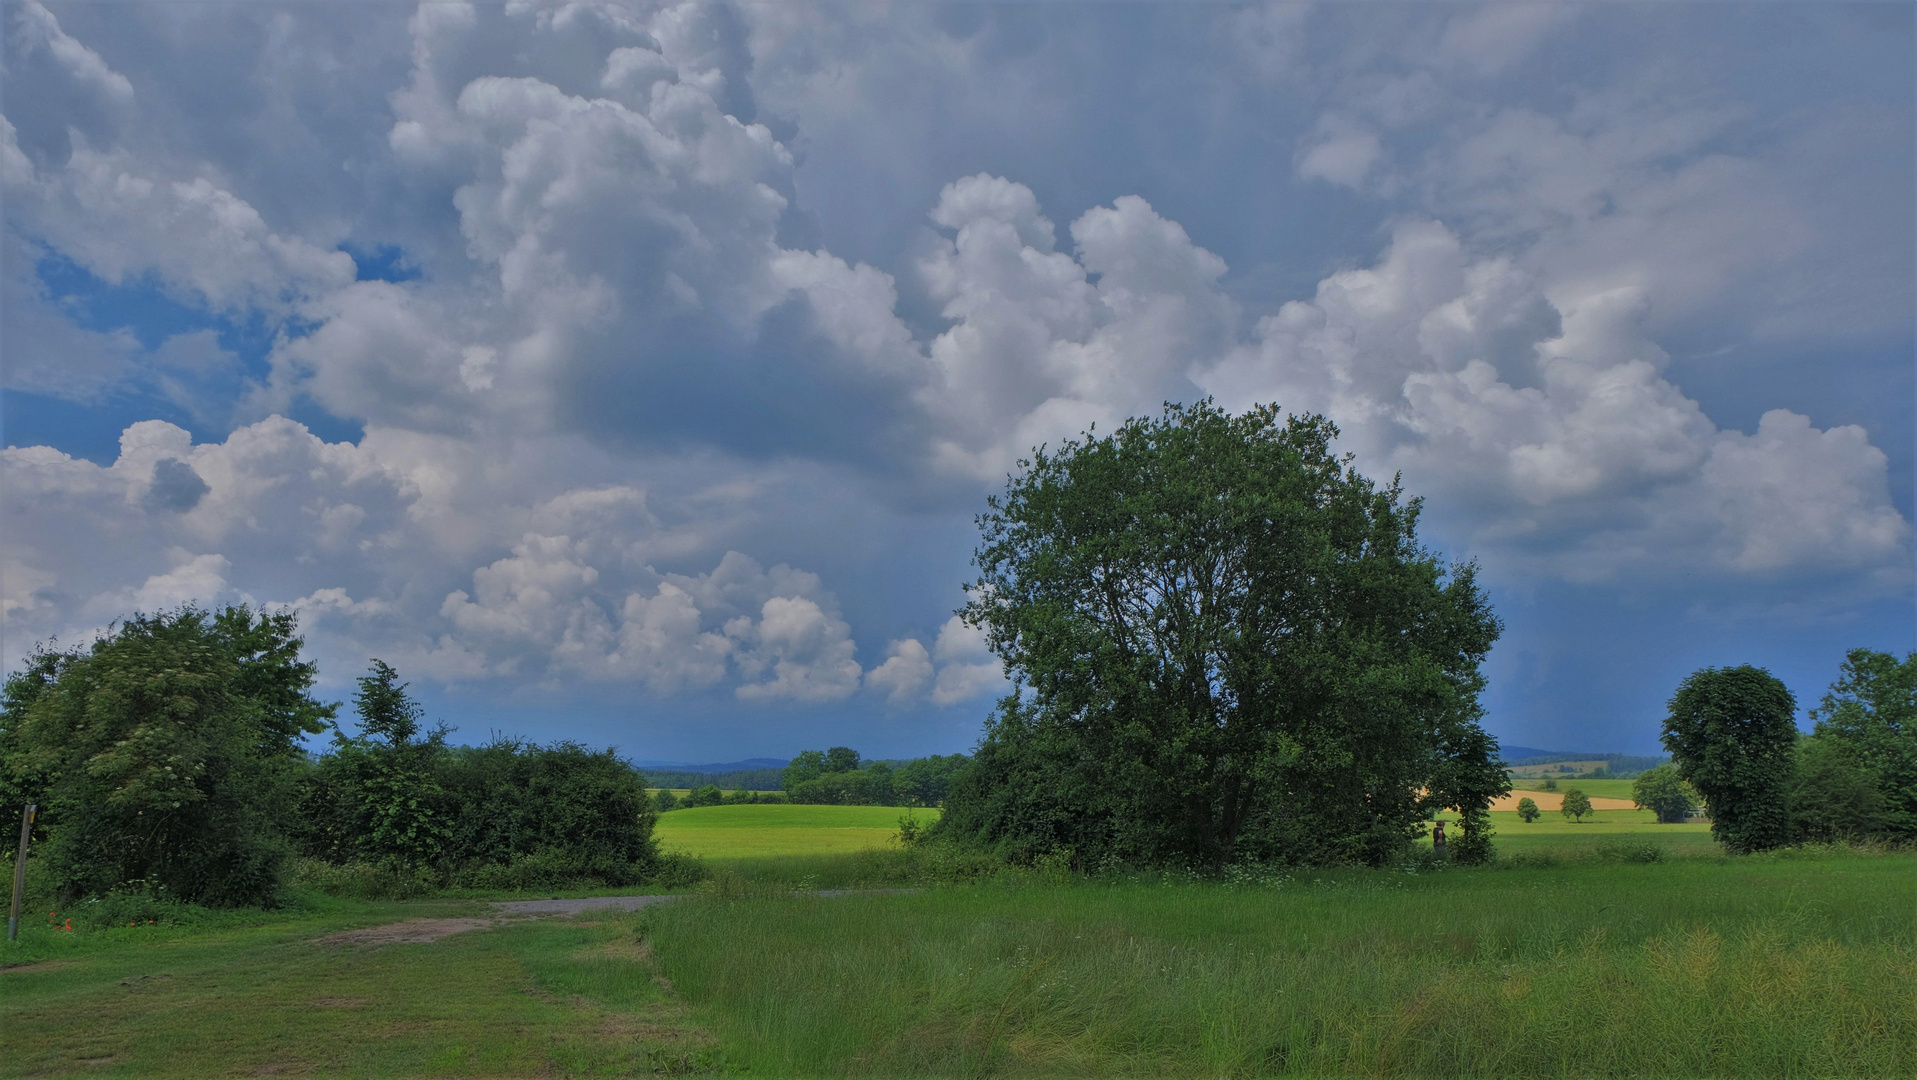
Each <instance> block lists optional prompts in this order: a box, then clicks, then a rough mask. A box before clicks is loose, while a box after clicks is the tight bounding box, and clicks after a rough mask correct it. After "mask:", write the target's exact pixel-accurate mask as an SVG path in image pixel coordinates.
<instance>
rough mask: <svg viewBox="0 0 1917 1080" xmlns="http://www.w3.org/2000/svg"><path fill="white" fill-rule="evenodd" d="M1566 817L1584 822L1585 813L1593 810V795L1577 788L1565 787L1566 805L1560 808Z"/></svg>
mask: <svg viewBox="0 0 1917 1080" xmlns="http://www.w3.org/2000/svg"><path fill="white" fill-rule="evenodd" d="M1559 812H1560V813H1562V814H1563V815H1564V816H1565V817H1568V818H1570V819H1571V820H1572V821H1575V822H1582V821H1583V820H1584V815H1586V814H1588V813H1590V812H1591V797H1590V796H1589V795H1586V794H1585V793H1584V792H1582V791H1579V790H1578V789H1577V788H1566V789H1564V805H1563V806H1562V807H1561V808H1560V809H1559Z"/></svg>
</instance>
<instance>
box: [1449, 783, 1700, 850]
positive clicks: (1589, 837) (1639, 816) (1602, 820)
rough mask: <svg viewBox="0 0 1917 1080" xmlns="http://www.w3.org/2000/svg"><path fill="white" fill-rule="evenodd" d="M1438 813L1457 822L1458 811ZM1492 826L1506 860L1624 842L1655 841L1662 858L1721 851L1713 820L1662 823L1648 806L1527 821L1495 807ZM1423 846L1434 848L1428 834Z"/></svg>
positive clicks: (1551, 813) (1548, 815)
mask: <svg viewBox="0 0 1917 1080" xmlns="http://www.w3.org/2000/svg"><path fill="white" fill-rule="evenodd" d="M1587 794H1588V792H1587ZM1438 816H1439V817H1440V818H1442V819H1444V820H1447V821H1456V820H1457V815H1456V814H1440V815H1438ZM1491 824H1492V827H1493V828H1495V829H1496V830H1497V839H1496V843H1497V846H1498V853H1499V855H1501V856H1503V857H1505V858H1506V859H1512V858H1520V857H1522V858H1541V859H1554V858H1556V859H1576V858H1582V857H1584V856H1587V855H1590V854H1593V853H1594V852H1596V851H1597V849H1599V848H1601V847H1602V848H1607V849H1608V848H1615V847H1617V846H1619V845H1631V846H1632V847H1633V848H1634V849H1635V850H1641V849H1642V846H1643V845H1651V846H1654V847H1655V848H1656V849H1657V850H1658V851H1659V852H1660V857H1684V856H1697V855H1716V854H1718V851H1719V848H1718V846H1717V842H1716V841H1714V840H1712V839H1711V826H1710V824H1709V823H1708V822H1703V821H1687V822H1685V823H1683V824H1681V825H1660V824H1659V823H1658V820H1657V815H1656V814H1653V813H1652V812H1651V811H1649V810H1597V811H1593V812H1592V813H1589V814H1586V815H1584V820H1582V821H1572V820H1571V819H1570V818H1567V817H1565V816H1564V815H1563V814H1560V813H1558V812H1557V811H1555V810H1551V811H1546V812H1545V813H1544V814H1543V815H1542V816H1541V817H1539V818H1538V819H1537V820H1536V821H1533V822H1530V823H1528V824H1527V823H1526V822H1525V821H1524V820H1523V819H1522V818H1520V817H1518V815H1517V814H1516V812H1514V811H1494V812H1493V813H1492V814H1491ZM1453 828H1455V826H1453ZM1453 835H1456V834H1455V833H1453ZM1423 846H1424V847H1427V848H1428V847H1430V846H1431V841H1430V839H1429V838H1427V839H1426V840H1425V841H1424V843H1423Z"/></svg>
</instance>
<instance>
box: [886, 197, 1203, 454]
mask: <svg viewBox="0 0 1917 1080" xmlns="http://www.w3.org/2000/svg"><path fill="white" fill-rule="evenodd" d="M932 220H933V221H934V222H935V223H936V224H937V225H939V226H940V227H942V228H943V229H946V230H950V231H951V232H952V233H953V234H954V235H952V236H950V237H945V236H940V237H939V238H937V239H936V240H935V241H934V242H933V243H932V244H931V245H930V246H929V248H928V250H927V251H926V252H925V253H924V254H923V255H921V257H920V259H919V261H918V270H919V273H920V274H921V275H922V277H923V278H924V281H925V285H926V289H927V291H928V292H929V293H930V294H931V296H932V297H933V299H935V300H936V301H938V302H939V303H941V304H942V305H943V308H942V313H943V314H944V316H945V317H946V318H947V319H950V320H952V326H951V328H950V329H948V330H946V331H945V332H943V333H941V334H939V335H938V336H937V337H936V338H935V339H934V340H933V341H932V343H931V347H930V353H931V357H932V360H933V362H934V363H935V364H936V365H937V367H938V370H939V374H940V376H941V378H940V380H939V382H937V383H936V384H934V385H933V386H932V387H931V388H928V390H927V391H926V392H925V393H924V395H923V396H922V397H921V399H920V400H921V403H922V405H923V407H924V408H925V409H926V410H927V411H928V412H930V413H932V415H934V416H936V417H938V418H939V419H940V420H941V421H943V427H942V430H941V431H940V433H939V434H940V436H941V437H940V438H938V439H937V441H936V442H935V443H934V448H933V460H934V462H935V463H936V465H937V467H939V468H941V469H945V470H949V471H951V472H954V473H956V474H959V475H966V476H972V477H976V478H979V479H996V478H998V477H1000V476H1003V475H1004V473H1005V472H1006V471H1008V470H1009V469H1010V468H1011V466H1012V463H1013V462H1014V461H1015V460H1016V459H1017V458H1018V457H1020V456H1021V455H1023V454H1024V453H1026V452H1027V451H1029V450H1030V449H1031V447H1033V446H1035V445H1037V444H1039V443H1042V442H1045V441H1048V440H1052V441H1056V440H1057V439H1058V438H1060V437H1061V436H1069V435H1073V434H1076V433H1078V432H1079V431H1082V430H1084V429H1086V428H1088V427H1090V426H1092V425H1093V424H1095V423H1103V424H1105V425H1106V426H1107V427H1109V426H1110V425H1111V424H1112V422H1113V421H1115V420H1122V419H1123V418H1124V417H1126V416H1128V415H1131V414H1134V413H1137V412H1139V411H1141V410H1147V409H1151V408H1153V407H1155V406H1156V405H1157V403H1158V402H1160V401H1162V400H1165V399H1166V398H1183V397H1185V396H1186V395H1187V393H1188V391H1189V390H1190V389H1191V383H1190V382H1189V380H1188V379H1187V378H1186V371H1187V368H1188V367H1189V365H1190V363H1191V361H1192V359H1193V358H1194V357H1197V356H1203V355H1207V354H1214V353H1215V352H1217V351H1218V350H1219V349H1221V348H1222V347H1223V346H1224V345H1225V344H1227V343H1228V341H1229V335H1230V334H1231V333H1232V330H1233V324H1234V321H1235V319H1236V317H1237V315H1236V307H1235V305H1234V304H1233V303H1232V302H1231V300H1230V299H1229V298H1227V297H1226V296H1225V295H1224V294H1223V293H1222V292H1221V291H1219V289H1218V288H1217V281H1218V278H1219V277H1220V276H1222V275H1223V274H1224V271H1225V264H1224V261H1223V260H1221V259H1219V258H1218V257H1217V256H1216V255H1214V254H1212V253H1211V252H1209V251H1206V250H1205V249H1204V248H1201V247H1199V246H1198V245H1196V244H1194V243H1192V241H1191V238H1190V236H1188V235H1187V234H1186V232H1185V230H1184V229H1183V228H1182V227H1180V226H1179V225H1178V223H1177V222H1174V221H1169V220H1167V219H1165V218H1163V217H1160V216H1159V215H1158V214H1157V212H1155V211H1154V210H1153V209H1152V208H1151V205H1150V204H1149V203H1147V202H1146V201H1145V200H1144V199H1141V198H1139V197H1137V196H1135V195H1127V196H1124V197H1121V198H1119V199H1117V200H1115V201H1114V202H1113V204H1112V205H1111V206H1109V207H1097V208H1094V209H1092V210H1089V211H1086V212H1085V213H1084V214H1083V215H1081V216H1080V217H1079V218H1078V220H1077V221H1074V222H1073V223H1072V226H1071V230H1070V233H1071V237H1072V240H1073V242H1074V244H1075V247H1076V251H1077V254H1076V257H1074V255H1073V254H1071V253H1067V252H1064V251H1058V250H1056V237H1055V231H1054V228H1053V225H1052V222H1051V221H1050V220H1049V219H1047V218H1046V217H1044V216H1043V215H1042V214H1040V213H1039V212H1038V203H1037V199H1036V198H1035V197H1034V196H1033V194H1032V192H1031V191H1030V189H1028V188H1026V187H1025V186H1024V185H1022V184H1017V183H1013V182H1011V181H1009V180H1005V179H1003V178H999V177H993V176H989V175H983V174H981V175H978V176H972V177H967V178H965V179H962V180H959V181H956V182H954V183H952V184H950V185H947V187H946V188H945V190H944V191H943V192H942V193H941V194H940V197H939V202H938V205H937V206H936V207H935V208H934V209H933V211H932Z"/></svg>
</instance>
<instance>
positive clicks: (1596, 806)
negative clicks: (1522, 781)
mask: <svg viewBox="0 0 1917 1080" xmlns="http://www.w3.org/2000/svg"><path fill="white" fill-rule="evenodd" d="M1565 787H1567V788H1573V787H1578V785H1576V784H1567V785H1565ZM1578 790H1579V791H1584V789H1583V788H1578ZM1584 793H1585V794H1586V795H1591V793H1590V792H1589V791H1584ZM1519 799H1531V800H1533V801H1535V802H1536V803H1537V804H1538V809H1540V810H1546V811H1557V810H1562V809H1564V792H1563V791H1525V790H1523V789H1521V788H1519V789H1513V790H1512V792H1511V794H1509V795H1506V796H1505V797H1504V798H1502V799H1499V800H1497V801H1496V802H1494V803H1492V804H1491V809H1493V810H1512V811H1515V810H1517V808H1518V800H1519ZM1591 809H1593V810H1635V809H1637V803H1635V802H1632V801H1631V800H1630V799H1604V798H1599V797H1598V796H1596V795H1591Z"/></svg>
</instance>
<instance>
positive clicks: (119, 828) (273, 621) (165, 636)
mask: <svg viewBox="0 0 1917 1080" xmlns="http://www.w3.org/2000/svg"><path fill="white" fill-rule="evenodd" d="M295 629H296V622H295V620H294V617H293V616H292V615H291V614H287V613H281V614H267V613H265V612H263V611H262V612H255V611H254V610H252V609H250V608H246V607H228V608H224V609H222V610H221V611H219V612H218V613H217V614H209V613H207V612H205V611H203V610H201V609H199V608H197V607H192V606H187V607H182V608H179V609H177V610H174V611H170V612H163V613H161V614H158V615H135V616H133V617H132V618H129V619H127V620H126V621H125V622H123V623H121V624H120V625H119V626H118V627H117V628H116V629H115V630H114V631H113V632H111V633H110V634H108V635H106V636H104V637H101V638H100V639H99V640H97V641H95V642H94V643H93V644H92V645H91V646H89V647H88V648H86V649H80V650H74V651H71V652H57V651H51V650H41V651H39V652H37V653H35V654H34V655H33V656H32V657H31V658H30V659H29V660H28V662H27V665H26V667H25V669H24V670H22V671H20V672H16V673H14V674H13V675H10V676H9V677H8V678H7V680H6V684H5V689H4V692H0V772H3V773H4V774H5V775H6V778H7V784H6V786H7V788H8V792H9V794H10V795H15V796H19V797H24V798H27V799H31V800H32V801H35V802H37V803H39V804H40V807H41V821H40V823H39V825H38V826H37V827H36V834H37V835H36V843H37V844H38V846H37V848H36V850H37V853H38V854H37V857H38V858H39V859H42V860H44V861H45V863H46V873H47V875H48V877H49V878H50V879H51V881H52V886H53V889H54V891H55V893H56V895H57V896H58V897H59V898H60V899H61V902H63V903H66V902H71V901H72V900H74V899H78V898H81V897H87V896H103V895H105V894H106V893H108V892H110V891H112V890H115V889H117V888H120V887H121V886H122V885H123V883H125V882H132V881H140V882H145V883H148V885H147V886H144V887H149V888H153V889H158V888H160V887H164V888H165V890H166V893H167V895H170V896H175V897H179V898H181V899H182V900H185V901H190V902H198V903H205V904H210V905H214V906H220V907H233V906H246V905H262V904H271V903H273V902H275V900H276V899H277V895H278V892H279V888H280V882H281V876H282V870H283V867H284V864H285V861H286V859H287V857H288V855H289V854H290V850H291V845H290V844H289V842H288V839H287V833H288V830H289V828H290V827H291V826H292V824H293V818H294V807H295V800H294V797H293V790H294V783H295V778H296V776H297V774H298V770H299V768H300V763H301V760H302V757H301V750H300V747H299V741H298V740H299V738H300V737H301V735H302V734H309V733H316V732H318V731H320V730H323V720H324V719H325V718H326V717H327V716H329V715H330V708H329V707H326V706H322V705H320V704H319V703H317V702H315V701H313V700H312V699H311V698H310V697H309V696H307V690H308V688H310V687H311V685H312V683H313V680H314V677H315V674H316V672H315V668H314V666H313V665H312V664H310V663H303V662H301V661H300V660H299V659H298V656H299V649H300V645H301V641H300V639H299V637H297V636H296V635H295V633H294V631H295ZM0 828H4V824H3V823H0ZM42 837H44V840H41V839H40V838H42Z"/></svg>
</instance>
